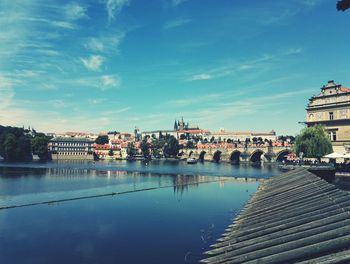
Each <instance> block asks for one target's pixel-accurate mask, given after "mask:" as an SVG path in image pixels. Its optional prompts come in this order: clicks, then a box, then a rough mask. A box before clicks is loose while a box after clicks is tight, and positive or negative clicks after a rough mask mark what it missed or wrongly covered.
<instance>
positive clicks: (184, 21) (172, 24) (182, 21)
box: [164, 18, 191, 29]
mask: <svg viewBox="0 0 350 264" xmlns="http://www.w3.org/2000/svg"><path fill="white" fill-rule="evenodd" d="M190 22H191V19H186V18H177V19H174V20H170V21H168V22H167V23H166V24H165V25H164V29H172V28H177V27H181V26H184V25H186V24H188V23H190Z"/></svg>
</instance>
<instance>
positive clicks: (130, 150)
mask: <svg viewBox="0 0 350 264" xmlns="http://www.w3.org/2000/svg"><path fill="white" fill-rule="evenodd" d="M126 154H128V156H129V157H131V158H132V157H134V156H135V155H136V149H135V146H134V143H132V142H129V143H128V146H127V148H126Z"/></svg>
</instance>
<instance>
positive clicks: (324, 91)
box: [305, 80, 350, 153]
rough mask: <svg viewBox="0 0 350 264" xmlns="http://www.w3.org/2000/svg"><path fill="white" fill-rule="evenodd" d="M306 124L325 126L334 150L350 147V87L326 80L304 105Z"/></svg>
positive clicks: (341, 150) (344, 149)
mask: <svg viewBox="0 0 350 264" xmlns="http://www.w3.org/2000/svg"><path fill="white" fill-rule="evenodd" d="M306 112H307V113H306V122H305V123H306V125H307V126H308V127H310V126H314V125H316V124H321V125H323V126H325V128H326V130H327V131H328V134H329V137H330V139H331V141H332V146H333V150H334V151H335V152H339V153H344V152H345V151H349V148H350V89H349V88H347V87H344V86H342V85H341V84H336V83H335V82H334V81H333V80H331V81H328V83H327V84H326V85H324V86H323V87H321V93H320V94H319V95H314V96H312V97H311V98H310V99H309V103H308V105H307V107H306Z"/></svg>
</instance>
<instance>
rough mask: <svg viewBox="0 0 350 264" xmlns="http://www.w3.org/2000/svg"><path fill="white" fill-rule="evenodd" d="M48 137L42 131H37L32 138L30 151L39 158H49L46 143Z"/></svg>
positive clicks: (47, 142)
mask: <svg viewBox="0 0 350 264" xmlns="http://www.w3.org/2000/svg"><path fill="white" fill-rule="evenodd" d="M49 140H50V138H49V137H47V136H46V135H45V134H43V133H37V134H36V135H35V136H34V138H32V141H31V144H32V151H33V154H35V155H38V156H39V158H40V160H47V159H48V158H49V151H48V148H47V146H48V144H49Z"/></svg>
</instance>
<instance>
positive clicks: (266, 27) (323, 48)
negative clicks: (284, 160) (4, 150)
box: [0, 0, 350, 134]
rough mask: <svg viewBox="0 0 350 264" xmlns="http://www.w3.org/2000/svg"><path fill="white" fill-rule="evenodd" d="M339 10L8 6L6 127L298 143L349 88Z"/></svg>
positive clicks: (196, 1) (2, 62) (97, 0)
mask: <svg viewBox="0 0 350 264" xmlns="http://www.w3.org/2000/svg"><path fill="white" fill-rule="evenodd" d="M335 6H336V1H335V0H334V1H333V0H288V1H280V0H278V1H277V0H274V1H272V0H267V1H245V0H217V1H214V0H152V1H144V0H85V1H83V0H80V1H79V0H77V1H67V0H59V1H58V0H56V1H54V0H1V1H0V124H2V125H17V126H22V125H24V126H28V125H30V126H33V127H35V128H36V129H37V130H40V131H45V132H62V131H91V132H98V131H108V130H117V131H132V130H133V129H134V127H135V126H137V127H138V128H140V129H141V130H150V129H170V128H172V126H173V122H174V119H176V118H181V117H182V116H183V117H184V119H185V120H187V121H190V123H192V124H194V125H197V124H198V125H199V126H200V127H201V128H206V129H210V130H218V129H219V128H225V129H226V130H227V131H246V130H252V131H270V130H271V129H275V130H276V131H277V133H278V134H296V133H297V132H298V131H299V130H300V129H301V128H302V126H301V125H300V124H298V122H299V121H303V120H304V119H305V106H306V104H307V101H308V98H309V97H310V96H312V95H313V94H317V93H318V92H319V89H320V87H321V86H322V85H323V84H325V83H326V82H327V81H328V80H331V79H332V80H333V79H334V80H335V81H336V82H338V83H341V84H343V85H344V86H348V87H349V86H350V65H349V55H350V54H349V53H350V50H349V42H350V34H349V25H350V12H337V11H336V8H335Z"/></svg>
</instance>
